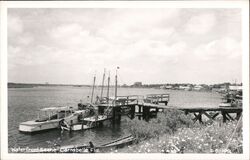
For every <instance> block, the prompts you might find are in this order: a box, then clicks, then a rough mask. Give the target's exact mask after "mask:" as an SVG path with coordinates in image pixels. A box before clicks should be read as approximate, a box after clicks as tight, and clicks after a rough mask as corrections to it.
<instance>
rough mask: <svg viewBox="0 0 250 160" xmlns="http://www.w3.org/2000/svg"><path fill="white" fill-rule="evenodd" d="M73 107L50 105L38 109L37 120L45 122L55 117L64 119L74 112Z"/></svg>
mask: <svg viewBox="0 0 250 160" xmlns="http://www.w3.org/2000/svg"><path fill="white" fill-rule="evenodd" d="M73 113H74V110H73V107H49V108H42V109H40V110H39V111H38V118H37V120H36V122H43V121H48V120H54V119H62V118H65V117H68V116H69V115H71V114H73Z"/></svg>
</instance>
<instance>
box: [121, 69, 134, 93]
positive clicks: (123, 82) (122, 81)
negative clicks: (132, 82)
mask: <svg viewBox="0 0 250 160" xmlns="http://www.w3.org/2000/svg"><path fill="white" fill-rule="evenodd" d="M118 77H119V79H120V82H121V83H120V86H122V84H126V83H125V81H124V80H123V78H122V76H121V75H120V74H119V73H118ZM118 82H119V81H118ZM126 92H127V93H128V95H131V92H130V90H129V88H127V91H126Z"/></svg>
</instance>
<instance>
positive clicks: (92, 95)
mask: <svg viewBox="0 0 250 160" xmlns="http://www.w3.org/2000/svg"><path fill="white" fill-rule="evenodd" d="M95 79H96V76H94V83H93V87H92V94H91V103H92V102H93V97H94V90H95Z"/></svg>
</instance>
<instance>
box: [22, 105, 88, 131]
mask: <svg viewBox="0 0 250 160" xmlns="http://www.w3.org/2000/svg"><path fill="white" fill-rule="evenodd" d="M85 114H86V111H85V110H74V109H73V108H72V107H49V108H43V109H40V110H39V112H38V118H37V119H36V120H31V121H26V122H22V123H20V124H19V131H20V132H26V133H34V132H39V131H45V130H50V129H55V128H59V127H60V125H59V122H60V121H61V120H64V121H65V123H68V124H75V123H78V120H79V116H84V115H85Z"/></svg>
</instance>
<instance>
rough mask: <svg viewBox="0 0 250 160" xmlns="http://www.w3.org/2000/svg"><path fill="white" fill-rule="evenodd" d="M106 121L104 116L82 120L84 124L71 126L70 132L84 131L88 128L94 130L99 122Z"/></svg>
mask: <svg viewBox="0 0 250 160" xmlns="http://www.w3.org/2000/svg"><path fill="white" fill-rule="evenodd" d="M107 119H108V116H106V115H98V116H92V117H88V118H84V119H83V121H84V122H85V123H78V124H74V125H72V126H71V130H72V131H79V130H86V129H90V128H94V127H96V126H97V125H98V123H99V122H102V121H105V120H107Z"/></svg>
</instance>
